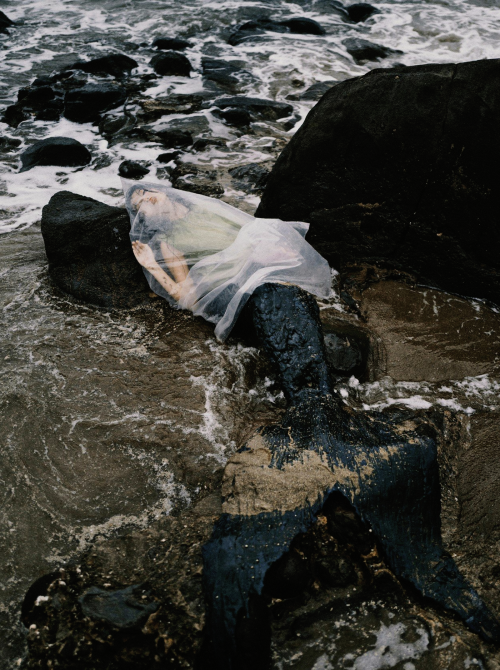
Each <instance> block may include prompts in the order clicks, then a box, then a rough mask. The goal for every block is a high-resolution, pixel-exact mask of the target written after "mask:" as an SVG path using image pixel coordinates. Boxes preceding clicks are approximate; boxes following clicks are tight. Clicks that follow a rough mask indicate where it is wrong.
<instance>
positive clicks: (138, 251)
mask: <svg viewBox="0 0 500 670" xmlns="http://www.w3.org/2000/svg"><path fill="white" fill-rule="evenodd" d="M132 251H133V252H134V256H135V257H136V258H137V260H138V261H139V263H140V264H141V265H142V267H143V268H146V270H155V269H156V268H157V267H158V263H157V262H156V260H155V256H154V254H153V250H152V249H151V247H150V246H149V245H148V244H143V243H142V242H139V241H138V240H136V241H134V242H132Z"/></svg>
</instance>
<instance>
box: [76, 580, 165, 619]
mask: <svg viewBox="0 0 500 670" xmlns="http://www.w3.org/2000/svg"><path fill="white" fill-rule="evenodd" d="M144 594H146V599H145V598H144ZM148 595H149V594H148V593H147V592H145V590H144V589H143V588H142V587H141V586H140V585H135V586H128V587H127V588H125V589H121V590H119V591H105V590H104V589H100V588H98V587H97V586H93V587H91V588H90V589H88V590H87V591H85V593H84V594H83V595H82V596H81V597H80V598H79V602H80V605H81V607H82V611H83V614H84V615H85V616H88V617H90V618H91V619H97V620H98V621H105V622H106V623H108V624H110V625H112V626H115V627H116V628H122V629H123V628H126V629H130V628H137V627H139V626H141V625H142V624H143V623H145V621H146V619H147V618H148V617H149V616H150V615H151V614H153V612H156V610H157V609H158V604H157V603H156V602H154V601H153V602H151V601H150V602H148V600H147V596H148Z"/></svg>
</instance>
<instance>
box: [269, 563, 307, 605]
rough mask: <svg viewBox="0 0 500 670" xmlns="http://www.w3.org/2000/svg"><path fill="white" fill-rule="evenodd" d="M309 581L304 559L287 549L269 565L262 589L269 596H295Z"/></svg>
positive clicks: (282, 597)
mask: <svg viewBox="0 0 500 670" xmlns="http://www.w3.org/2000/svg"><path fill="white" fill-rule="evenodd" d="M311 581H312V578H311V573H310V572H309V570H308V566H307V563H306V561H305V560H304V559H303V558H302V557H301V556H300V555H299V554H298V553H297V552H296V551H288V552H287V553H286V554H284V555H283V556H282V557H281V558H280V559H278V560H277V561H276V562H275V563H273V564H272V565H271V566H270V567H269V570H268V571H267V572H266V576H265V578H264V589H265V592H266V594H268V595H270V596H271V598H281V599H284V598H295V597H297V596H298V595H300V594H301V592H302V591H304V589H306V588H307V587H308V586H309V584H310V583H311Z"/></svg>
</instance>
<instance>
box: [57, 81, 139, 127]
mask: <svg viewBox="0 0 500 670" xmlns="http://www.w3.org/2000/svg"><path fill="white" fill-rule="evenodd" d="M126 97H127V94H126V91H125V89H124V88H122V87H121V86H117V85H116V84H111V83H110V84H87V85H86V86H82V88H75V89H72V90H69V91H67V93H66V95H65V97H64V116H65V117H66V118H67V119H69V120H70V121H76V122H77V123H89V122H92V121H97V120H98V119H99V118H100V115H101V114H102V113H103V112H105V111H107V110H108V109H114V108H115V107H118V106H119V105H121V104H123V103H124V102H125V99H126Z"/></svg>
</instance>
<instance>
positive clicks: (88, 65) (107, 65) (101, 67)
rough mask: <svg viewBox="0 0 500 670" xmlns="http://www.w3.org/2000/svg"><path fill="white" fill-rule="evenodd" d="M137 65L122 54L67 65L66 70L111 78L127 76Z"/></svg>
mask: <svg viewBox="0 0 500 670" xmlns="http://www.w3.org/2000/svg"><path fill="white" fill-rule="evenodd" d="M138 66H139V63H138V62H137V61H136V60H134V59H133V58H130V56H125V55H124V54H110V55H109V56H102V57H101V58H93V59H92V60H89V61H77V62H76V63H73V65H69V66H68V67H67V68H66V69H68V70H82V71H83V72H88V73H89V74H109V75H111V76H112V77H123V76H125V75H129V74H130V73H131V72H132V70H133V69H134V68H136V67H138Z"/></svg>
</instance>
